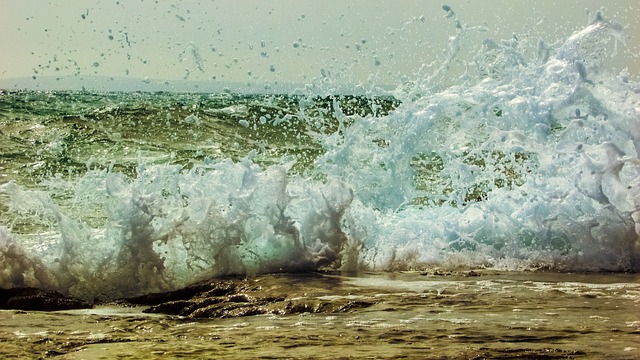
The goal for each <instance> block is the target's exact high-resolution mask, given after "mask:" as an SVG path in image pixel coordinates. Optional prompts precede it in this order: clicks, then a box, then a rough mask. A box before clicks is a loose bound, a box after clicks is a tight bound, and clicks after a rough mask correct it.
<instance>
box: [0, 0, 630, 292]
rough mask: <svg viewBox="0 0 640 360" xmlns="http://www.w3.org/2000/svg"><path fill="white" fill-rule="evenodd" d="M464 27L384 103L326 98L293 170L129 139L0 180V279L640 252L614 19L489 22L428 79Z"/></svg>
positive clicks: (397, 265) (545, 263)
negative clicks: (129, 153)
mask: <svg viewBox="0 0 640 360" xmlns="http://www.w3.org/2000/svg"><path fill="white" fill-rule="evenodd" d="M445 10H447V11H449V13H450V15H451V17H452V18H455V15H454V14H453V12H452V11H451V10H450V9H448V8H446V6H445ZM452 21H453V19H452ZM474 31H477V29H475V28H473V27H470V26H467V25H466V24H464V23H463V22H461V21H459V20H457V21H456V23H455V36H452V37H451V39H450V44H449V49H450V52H449V58H448V59H447V61H446V62H445V63H444V64H442V65H441V66H440V67H436V68H430V70H429V71H428V74H426V75H425V76H424V77H423V78H420V79H416V81H414V82H411V83H407V84H403V85H402V86H399V87H398V89H397V90H395V91H394V92H393V93H392V94H391V95H393V96H394V97H395V98H396V99H398V100H400V101H401V104H400V105H399V106H398V107H397V108H396V109H395V110H393V111H391V112H390V113H389V114H388V115H386V116H383V117H375V116H371V115H364V116H361V115H345V113H343V112H342V111H341V110H340V108H339V107H337V110H336V111H335V114H333V116H335V118H336V119H337V121H338V128H337V130H336V131H333V132H322V131H317V132H316V133H314V135H313V136H314V139H316V140H317V141H318V142H319V143H320V144H321V145H322V149H323V151H322V154H321V155H320V156H318V157H317V158H316V159H315V162H313V163H312V164H310V165H309V166H308V168H307V169H306V170H305V171H292V167H293V166H295V164H296V161H300V160H299V159H297V158H296V157H295V156H293V157H292V156H287V157H282V158H279V159H277V161H274V162H275V164H272V165H264V164H258V163H257V162H256V161H255V159H256V156H257V154H256V153H255V152H250V151H247V153H248V155H246V156H244V159H242V160H240V161H233V160H231V159H230V158H215V157H211V158H209V159H208V160H206V161H202V162H198V163H197V164H195V165H194V166H192V167H188V168H187V167H184V166H181V165H159V164H157V162H156V163H150V162H147V161H145V158H144V156H142V155H140V158H139V159H138V160H137V161H138V167H137V170H136V173H135V174H126V173H124V172H120V171H118V170H117V169H115V168H109V167H98V166H91V165H89V166H88V169H87V171H86V172H84V173H83V174H82V175H81V176H78V177H66V176H54V175H52V176H51V177H50V178H49V179H47V180H46V181H44V182H43V184H42V185H43V186H45V188H46V189H48V190H43V189H41V188H38V189H34V188H32V187H28V186H24V185H21V184H20V183H19V182H17V181H10V182H7V183H4V184H3V185H0V193H1V194H4V195H3V197H2V199H3V201H4V200H6V201H7V204H6V207H7V213H8V214H10V218H11V219H13V220H12V221H11V222H7V223H5V224H2V225H3V226H1V227H0V264H1V267H0V270H1V271H0V287H16V286H33V287H40V288H49V289H56V290H59V291H61V292H64V293H68V294H71V295H74V296H78V297H82V298H86V299H94V298H103V299H109V298H117V297H123V296H132V295H137V294H142V293H148V292H153V291H161V290H169V289H175V288H177V287H181V286H184V285H187V284H189V283H191V282H194V281H197V280H201V279H204V278H207V277H211V276H219V275H224V274H257V273H264V272H274V271H278V272H279V271H289V272H296V271H308V270H316V269H332V270H340V271H345V272H357V271H362V270H375V271H383V270H400V269H412V268H420V267H422V266H429V265H431V266H439V267H487V268H497V269H501V270H526V269H538V268H550V269H556V270H571V271H600V270H608V271H638V270H640V159H639V158H638V152H639V150H640V84H639V83H638V82H637V79H632V78H631V76H630V75H628V74H627V73H626V72H625V71H622V72H621V73H618V74H612V73H611V72H610V71H609V70H608V69H606V68H605V67H604V65H603V60H604V59H605V58H606V57H608V56H611V55H612V53H614V52H615V51H616V49H617V47H618V46H623V45H624V42H625V35H624V33H623V27H622V26H621V25H619V24H617V23H615V22H613V21H611V20H608V19H606V18H605V17H603V16H602V15H601V14H600V13H597V14H596V15H594V17H593V20H592V22H591V23H590V24H588V26H586V27H585V28H584V29H582V30H580V31H579V32H576V33H574V34H573V35H572V36H571V37H569V38H568V39H566V41H564V43H557V44H546V43H545V42H543V41H542V40H541V41H540V42H539V43H538V44H537V47H536V46H531V44H521V43H520V42H519V40H518V39H517V37H515V36H514V38H512V39H508V40H502V41H498V40H486V41H485V42H484V43H483V46H482V50H481V51H480V52H479V53H478V54H477V55H476V57H475V58H474V61H473V63H471V64H468V66H467V71H466V73H465V74H464V75H463V76H462V78H460V79H459V80H458V83H457V84H455V85H453V86H448V87H443V86H440V85H439V84H441V83H442V82H441V81H440V80H441V79H442V78H444V77H447V76H448V75H447V74H448V73H447V68H448V67H449V65H451V64H452V63H453V62H455V61H456V56H457V54H458V51H459V48H460V46H463V43H462V42H463V40H464V39H466V37H467V35H468V34H469V33H470V32H474ZM532 48H534V49H535V51H531V49H532ZM614 55H615V54H614ZM379 95H389V94H379ZM185 120H192V121H193V122H197V121H198V118H197V117H193V118H190V119H185ZM296 121H305V119H300V118H298V119H292V118H291V117H280V118H275V119H266V118H262V119H260V121H259V122H258V123H257V125H258V126H260V125H264V124H265V123H266V124H267V125H273V126H276V125H277V126H287V124H292V123H294V122H296ZM309 121H311V120H309ZM238 126H242V127H243V128H244V127H246V126H249V129H250V124H249V122H248V121H247V120H244V121H242V120H240V122H239V125H238ZM265 126H266V125H265ZM308 127H309V129H315V130H318V129H319V128H320V127H322V124H320V123H318V124H315V123H310V124H308ZM254 129H255V128H254ZM309 131H310V130H309ZM321 134H322V135H321ZM149 141H150V142H152V141H153V139H150V140H149ZM228 141H229V144H228V145H227V146H230V147H232V146H234V145H231V144H232V142H233V140H232V139H230V140H228ZM202 151H205V152H206V151H207V149H206V147H205V146H204V145H203V147H202ZM86 161H90V156H87V159H86ZM58 192H65V193H67V194H71V195H70V196H71V199H72V200H71V204H72V205H71V206H61V205H60V204H59V203H58V201H57V199H56V198H57V194H58ZM18 222H22V223H24V222H29V223H33V224H38V225H39V226H40V227H39V228H45V229H47V230H46V231H41V232H38V233H28V232H24V231H18V230H16V229H14V228H13V225H12V224H15V223H18Z"/></svg>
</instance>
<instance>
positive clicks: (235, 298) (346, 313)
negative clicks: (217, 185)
mask: <svg viewBox="0 0 640 360" xmlns="http://www.w3.org/2000/svg"><path fill="white" fill-rule="evenodd" d="M226 281H228V282H230V283H233V284H237V285H238V286H237V287H235V288H234V291H233V292H232V293H227V294H224V301H225V302H222V303H216V304H214V305H211V304H210V305H207V306H208V307H206V308H207V309H209V312H202V311H201V312H200V313H198V314H200V315H202V314H205V316H194V315H193V313H192V314H190V315H186V316H180V315H167V314H163V313H148V312H143V311H150V310H153V308H150V307H149V306H130V304H129V305H128V306H124V305H123V303H122V302H120V303H119V304H117V305H116V304H103V305H97V306H96V307H94V308H93V309H85V310H67V311H55V312H38V311H17V310H3V311H0V358H24V359H30V358H33V359H35V358H48V357H51V358H59V359H139V358H145V359H166V358H236V359H239V358H243V359H244V358H274V359H275V358H278V359H280V358H317V359H335V358H372V359H373V358H375V359H377V358H403V359H483V358H487V359H511V358H536V359H602V358H607V359H639V358H640V276H639V275H638V274H559V273H513V272H509V273H501V272H494V271H460V272H445V271H437V270H435V271H434V270H432V271H428V272H422V273H420V272H406V273H405V272H403V273H382V274H364V275H361V276H357V277H345V276H335V275H322V274H307V275H292V274H277V275H265V276H256V277H253V278H249V279H232V280H226ZM157 309H158V307H156V310H157ZM247 309H253V310H251V311H245V310H247ZM160 310H162V308H161V307H160ZM174 310H175V308H174ZM214 310H215V311H214ZM223 310H224V311H223ZM221 311H222V312H221ZM174 312H175V311H174Z"/></svg>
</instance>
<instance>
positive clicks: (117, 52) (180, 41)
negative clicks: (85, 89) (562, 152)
mask: <svg viewBox="0 0 640 360" xmlns="http://www.w3.org/2000/svg"><path fill="white" fill-rule="evenodd" d="M443 3H446V4H447V5H449V6H451V8H452V9H453V10H454V11H455V16H454V17H453V18H446V17H445V15H446V12H445V11H444V10H443V9H442V4H443ZM0 4H1V5H0V6H1V7H0V8H1V9H2V10H1V12H0V46H1V48H2V51H1V52H0V79H9V78H16V77H32V76H35V77H36V80H34V83H35V82H37V81H38V80H37V79H38V78H42V77H45V76H70V75H71V76H75V75H77V76H76V78H78V79H81V78H82V76H92V75H100V76H113V77H129V78H150V79H159V80H180V79H186V80H194V81H212V82H215V81H234V82H245V83H246V82H251V83H257V84H262V83H264V84H268V83H274V82H292V83H308V82H313V81H315V82H318V81H324V80H323V79H328V80H327V81H335V82H347V83H358V84H365V85H366V84H389V85H394V84H398V83H399V82H400V81H402V80H407V79H412V78H413V77H416V76H417V75H416V72H418V71H419V69H420V68H421V66H423V65H428V64H432V63H434V62H436V63H438V62H441V61H442V59H444V58H445V56H446V51H448V45H447V39H448V38H449V37H450V36H453V35H455V34H456V29H455V26H454V19H455V18H459V19H460V20H461V21H463V22H465V23H466V24H468V25H469V26H472V27H473V26H485V27H486V28H487V31H486V32H470V37H469V38H468V39H467V40H465V41H464V42H463V44H462V45H463V49H462V54H467V55H468V56H469V58H470V57H471V54H474V53H476V52H477V50H478V48H479V47H480V46H481V44H482V40H483V39H485V38H493V39H496V40H501V39H508V38H511V37H512V35H513V34H514V33H515V34H518V38H519V39H521V40H523V41H529V45H527V46H531V47H532V49H533V47H534V45H535V44H536V43H537V40H538V39H539V38H543V39H544V40H545V41H546V42H548V43H553V42H555V41H558V40H561V39H565V38H567V37H568V36H569V35H570V34H571V33H572V32H574V31H576V30H578V29H580V28H581V27H582V26H584V25H585V24H586V23H587V19H588V17H587V12H586V9H589V10H597V9H599V8H601V7H602V6H606V10H605V12H604V14H605V16H606V17H608V18H611V19H614V20H616V21H617V22H619V23H621V24H623V25H626V26H628V29H627V30H626V32H627V34H629V35H630V39H629V41H628V42H627V45H626V46H625V47H623V48H621V49H620V50H619V54H618V56H617V57H616V58H614V59H611V60H610V62H611V67H613V68H615V69H618V70H619V69H622V68H624V67H628V68H629V71H630V72H631V74H632V75H634V76H638V75H639V74H640V65H638V63H639V62H640V61H638V60H639V59H638V57H639V56H640V55H639V54H640V45H639V44H640V39H638V37H640V36H636V35H635V34H640V5H638V3H637V0H617V1H604V0H598V1H596V0H564V1H561V0H557V1H550V0H533V1H527V2H526V4H525V3H522V2H517V1H511V0H466V1H463V0H452V1H429V0H419V1H402V0H385V1H382V0H380V1H372V0H322V1H320V0H296V1H294V0H200V1H167V0H94V1H86V0H56V1H44V0H20V1H16V0H0ZM79 81H80V80H79ZM0 84H1V82H0Z"/></svg>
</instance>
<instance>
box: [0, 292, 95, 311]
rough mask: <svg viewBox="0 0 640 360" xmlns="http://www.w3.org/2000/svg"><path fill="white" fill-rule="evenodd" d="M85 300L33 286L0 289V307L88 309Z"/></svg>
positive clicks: (37, 309)
mask: <svg viewBox="0 0 640 360" xmlns="http://www.w3.org/2000/svg"><path fill="white" fill-rule="evenodd" d="M92 307H93V305H91V304H89V303H87V302H86V301H83V300H80V299H75V298H71V297H68V296H64V295H62V294H60V293H59V292H56V291H51V290H40V289H34V288H12V289H0V309H13V310H36V311H55V310H71V309H88V308H92Z"/></svg>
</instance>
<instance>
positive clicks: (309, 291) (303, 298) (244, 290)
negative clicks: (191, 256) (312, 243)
mask: <svg viewBox="0 0 640 360" xmlns="http://www.w3.org/2000/svg"><path fill="white" fill-rule="evenodd" d="M291 279H292V278H291V277H278V276H274V275H272V276H270V277H259V278H256V279H221V280H211V281H207V282H204V283H198V284H195V285H192V286H188V287H186V288H183V289H180V290H177V291H170V292H166V293H156V294H149V295H144V296H139V297H135V298H129V299H123V300H119V301H118V303H120V304H122V305H149V306H150V307H149V308H148V309H146V310H144V312H147V313H160V314H168V315H179V316H185V317H189V318H234V317H242V316H252V315H260V314H276V315H287V314H301V313H345V312H352V311H355V310H358V309H363V308H367V307H370V306H372V305H374V304H375V302H373V301H366V300H361V299H353V298H350V297H348V296H335V294H332V293H331V289H332V283H331V282H332V281H331V279H330V278H327V277H321V276H314V275H307V276H303V277H300V276H297V277H296V279H297V280H296V281H294V282H292V281H291ZM310 282H313V283H314V285H313V286H310ZM318 285H320V286H318Z"/></svg>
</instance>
